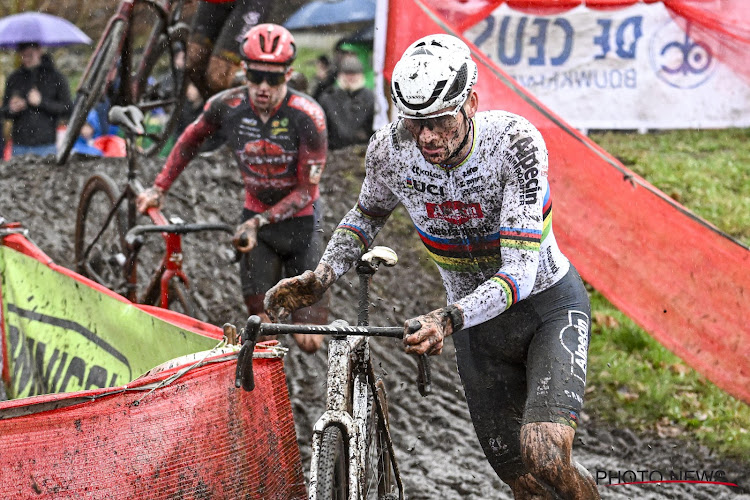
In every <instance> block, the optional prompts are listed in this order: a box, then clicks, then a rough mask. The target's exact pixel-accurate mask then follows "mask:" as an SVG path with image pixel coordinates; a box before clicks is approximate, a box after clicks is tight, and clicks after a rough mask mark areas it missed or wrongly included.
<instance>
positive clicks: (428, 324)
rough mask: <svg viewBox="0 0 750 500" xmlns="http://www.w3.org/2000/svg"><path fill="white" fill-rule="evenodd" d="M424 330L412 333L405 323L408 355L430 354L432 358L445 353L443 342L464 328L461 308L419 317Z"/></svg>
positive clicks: (442, 310) (405, 340)
mask: <svg viewBox="0 0 750 500" xmlns="http://www.w3.org/2000/svg"><path fill="white" fill-rule="evenodd" d="M414 319H416V320H417V321H419V323H420V324H421V325H422V328H420V329H419V330H417V331H416V332H414V333H412V332H411V330H410V329H409V323H411V322H412V321H413V320H407V321H406V322H405V323H404V345H405V346H406V349H405V350H406V352H407V354H417V355H419V354H428V355H430V356H433V355H436V354H440V353H442V352H443V340H444V339H445V337H447V336H449V335H452V334H453V333H454V332H457V331H458V330H460V329H461V328H462V327H463V324H464V315H463V311H462V310H461V308H459V307H458V306H455V305H450V306H447V307H442V308H440V309H435V310H434V311H431V312H429V313H427V314H424V315H422V316H417V317H416V318H414Z"/></svg>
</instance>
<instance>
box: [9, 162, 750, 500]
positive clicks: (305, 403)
mask: <svg viewBox="0 0 750 500" xmlns="http://www.w3.org/2000/svg"><path fill="white" fill-rule="evenodd" d="M362 164H363V151H362V150H361V149H357V148H350V149H345V150H342V151H338V152H332V153H331V155H330V159H329V164H328V166H327V169H326V172H325V174H324V178H323V183H322V193H323V199H324V201H325V209H324V212H323V215H324V217H323V222H322V231H323V233H324V236H325V237H326V239H327V238H328V237H330V234H331V232H332V230H333V228H334V227H335V225H336V223H337V222H338V220H339V219H340V218H341V216H342V215H343V214H344V213H345V212H346V211H347V210H348V209H349V208H350V207H351V206H352V205H353V203H354V200H355V195H356V192H357V186H358V184H359V181H360V180H361V177H362V173H363V172H362V170H363V169H362ZM160 165H161V164H160V163H159V162H157V161H154V160H148V161H146V162H145V163H144V165H142V169H141V172H140V179H142V180H143V182H144V184H147V183H150V182H151V180H153V178H154V176H155V172H156V171H157V169H158V168H160ZM94 172H106V173H108V174H109V175H110V176H111V177H113V179H115V180H116V181H117V182H118V183H120V184H121V183H123V182H124V180H125V174H126V163H125V161H124V160H123V159H106V160H102V159H81V158H73V159H72V160H71V161H69V162H68V164H67V165H65V166H56V165H54V164H53V162H52V159H51V158H50V159H44V160H43V159H39V158H36V157H28V158H21V159H13V160H11V161H10V162H8V163H2V164H0V183H1V184H0V185H2V189H0V216H2V217H4V218H5V219H6V220H11V221H19V222H21V223H23V224H24V225H25V226H26V227H27V228H28V229H29V236H30V239H31V240H32V241H34V242H35V243H36V244H37V245H38V246H39V247H40V248H41V249H42V250H44V251H45V252H46V253H47V254H48V255H49V256H50V257H51V258H52V259H53V260H54V261H55V262H57V263H58V264H61V265H63V266H68V267H71V266H72V262H73V234H74V226H75V208H76V206H77V203H78V196H79V194H80V191H81V187H82V185H83V183H84V181H85V179H86V178H87V177H88V176H89V175H91V174H92V173H94ZM241 190H242V186H241V183H240V178H239V173H238V171H237V170H236V168H235V167H234V166H233V164H232V160H231V158H229V157H228V156H227V155H226V152H224V151H221V150H220V151H219V152H214V153H211V154H208V155H203V156H201V157H199V158H197V159H196V160H194V161H193V163H192V164H191V165H190V167H189V168H188V169H187V170H186V171H185V172H184V173H183V175H182V176H181V178H180V179H179V180H178V181H177V182H176V183H175V185H174V187H173V189H172V191H171V193H170V195H169V196H168V198H167V205H166V207H165V213H167V214H168V215H179V216H180V217H181V218H183V219H184V220H186V221H214V222H215V221H224V222H227V223H235V222H236V221H237V217H238V214H239V212H240V208H241V200H242V193H241ZM143 222H144V223H145V220H144V221H143ZM558 230H564V229H563V228H558ZM153 243H154V244H156V243H157V240H154V241H153ZM377 243H378V244H382V245H388V246H391V247H393V248H394V249H395V250H396V251H397V252H398V254H399V257H400V263H399V265H398V266H396V267H395V268H393V269H386V270H384V271H381V272H380V273H379V275H378V276H376V277H375V281H374V285H373V286H374V295H373V301H372V302H373V304H374V306H375V307H374V308H373V312H372V317H371V324H378V325H392V324H401V322H402V321H403V320H404V319H405V318H408V317H412V316H416V315H417V314H419V313H422V312H426V311H429V310H431V309H434V308H436V307H438V306H440V305H442V304H443V300H444V299H443V294H442V287H441V285H440V282H439V279H438V275H437V272H436V271H435V270H434V269H433V268H432V267H431V266H432V265H431V264H430V263H429V262H427V261H426V259H425V254H424V253H423V251H422V249H421V246H420V245H419V242H418V238H417V237H416V236H415V235H414V234H412V232H411V231H409V230H408V222H407V221H406V219H405V215H404V214H403V213H397V214H395V215H394V217H392V220H391V222H390V223H389V226H387V227H386V229H385V230H384V231H383V233H381V235H380V236H379V237H378V241H377ZM183 249H184V253H185V266H186V270H187V274H188V276H189V277H190V278H191V279H192V287H193V290H194V292H195V294H196V296H197V299H198V301H199V302H200V303H201V304H202V305H203V306H204V311H203V312H202V313H201V314H203V315H205V319H207V320H208V321H210V322H213V323H216V324H219V325H220V324H222V323H224V322H226V321H230V322H233V323H236V324H241V323H242V322H243V320H244V318H245V312H244V307H243V305H242V300H241V297H240V289H239V279H238V278H237V268H236V264H233V263H232V262H231V258H230V257H231V255H232V252H231V250H230V246H229V238H228V237H225V236H223V235H218V236H217V235H214V236H213V237H206V236H197V235H195V236H188V237H186V238H185V239H184V242H183ZM355 280H356V276H355V275H354V273H353V271H352V272H350V273H349V274H347V275H346V276H345V277H344V278H343V279H342V280H340V281H339V283H338V284H337V285H336V286H335V287H334V293H333V298H332V304H331V310H332V314H331V316H332V317H336V318H344V319H346V320H347V321H349V322H350V323H354V322H355V321H356V306H355V300H356V298H355V297H356V294H355V290H356V289H355V286H356V282H355ZM282 342H284V343H285V344H287V345H289V347H290V352H289V355H288V356H287V358H286V361H285V363H286V368H287V374H288V386H289V391H290V394H291V399H292V404H293V409H294V417H295V422H296V428H297V433H298V440H299V443H300V449H301V451H302V457H303V461H304V466H305V468H307V467H309V457H310V453H309V436H310V430H311V427H312V425H313V423H314V421H315V419H316V418H317V417H318V415H319V414H320V413H321V412H322V409H323V408H322V404H323V401H324V394H325V367H326V352H325V349H323V350H322V351H321V352H319V353H317V354H315V355H307V354H303V353H301V352H300V350H299V349H297V348H296V346H294V345H293V342H289V341H287V339H282ZM373 352H374V357H375V359H376V369H377V371H378V372H379V373H380V374H382V375H383V376H384V378H385V381H386V385H387V387H388V396H389V401H390V413H391V426H392V431H393V434H394V441H395V444H396V448H397V458H398V459H399V461H400V464H401V468H402V472H403V476H404V483H405V486H406V490H407V494H408V497H409V498H410V499H413V500H416V499H446V500H450V499H456V500H459V499H475V500H479V499H494V498H498V499H507V498H510V495H509V490H508V489H507V488H506V487H505V486H504V485H503V484H502V483H501V482H500V481H499V480H498V479H497V477H496V476H495V474H494V472H493V471H492V469H491V468H490V467H489V465H488V464H487V463H486V461H485V459H484V456H483V455H482V452H481V451H480V449H479V445H478V442H477V441H476V437H475V435H474V432H473V429H472V426H471V420H470V419H469V415H468V411H467V409H466V405H465V400H464V395H463V391H462V389H461V384H460V381H459V378H458V375H457V373H456V368H455V362H454V352H453V346H452V343H451V342H447V345H446V348H445V350H444V352H443V354H442V356H439V357H437V358H432V360H433V361H432V373H433V394H432V395H431V396H429V397H427V398H422V397H420V396H419V394H418V392H417V389H416V386H415V384H414V380H415V374H416V371H415V363H414V361H413V360H412V359H411V358H410V357H408V356H406V355H405V354H404V353H403V352H402V350H401V349H400V346H399V342H398V341H396V340H393V339H382V340H375V341H373ZM590 369H596V367H594V366H592V367H590ZM590 410H591V409H589V411H590ZM574 454H575V456H576V457H577V459H578V460H579V461H580V462H581V463H582V464H583V465H584V466H586V467H587V468H588V469H589V470H590V471H591V472H592V473H593V474H595V475H598V476H600V477H604V476H606V475H607V473H611V474H613V475H615V476H614V478H613V479H612V482H634V481H641V480H644V479H645V480H649V479H650V480H656V479H660V475H661V474H663V478H664V479H668V478H669V477H668V476H669V473H670V471H675V472H679V471H696V470H698V471H709V472H711V471H718V470H722V471H724V475H723V476H721V477H714V480H715V481H717V480H718V481H719V482H730V483H737V484H739V485H740V487H739V488H735V487H728V486H722V485H707V484H689V483H680V484H676V483H666V484H661V485H653V484H651V485H618V486H607V484H608V483H609V482H610V480H609V479H608V478H603V479H600V481H599V484H600V491H601V494H602V497H603V498H610V499H626V498H632V499H662V498H665V499H666V498H669V499H706V500H709V499H711V500H724V499H735V498H742V499H745V500H750V478H749V477H748V466H747V465H743V464H740V463H738V462H733V461H729V460H726V459H722V457H718V456H715V455H714V454H712V453H711V451H710V450H707V449H704V448H701V447H698V446H696V445H694V444H693V443H691V441H690V439H689V437H688V438H687V439H676V438H659V437H655V436H651V435H636V434H634V433H633V432H631V431H629V430H627V429H616V428H611V427H610V426H607V425H606V424H604V423H602V422H599V421H596V420H595V419H592V418H589V417H588V415H587V414H584V415H583V425H582V427H581V428H580V429H579V432H578V434H577V438H576V444H575V448H574ZM626 471H633V472H632V473H628V475H623V476H621V478H620V479H618V478H617V476H616V475H617V474H618V473H620V474H625V472H626ZM641 471H644V472H641ZM644 473H645V478H644V477H643V474H644ZM631 474H635V476H633V475H631ZM694 474H695V472H693V473H692V475H691V476H689V478H690V479H696V478H695V477H694Z"/></svg>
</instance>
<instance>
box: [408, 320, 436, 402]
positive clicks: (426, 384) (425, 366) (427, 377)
mask: <svg viewBox="0 0 750 500" xmlns="http://www.w3.org/2000/svg"><path fill="white" fill-rule="evenodd" d="M420 328H422V323H420V322H419V321H418V320H416V319H411V320H409V324H408V325H407V329H408V330H409V333H414V332H416V331H417V330H419V329H420ZM417 389H419V394H421V395H422V397H425V396H427V395H429V394H432V375H431V373H430V360H429V358H428V356H427V354H420V355H418V356H417Z"/></svg>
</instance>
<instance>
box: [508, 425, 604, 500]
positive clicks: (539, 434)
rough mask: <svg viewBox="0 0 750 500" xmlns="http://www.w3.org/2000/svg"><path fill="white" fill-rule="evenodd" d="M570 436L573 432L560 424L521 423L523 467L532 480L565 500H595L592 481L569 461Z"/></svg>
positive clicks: (595, 490)
mask: <svg viewBox="0 0 750 500" xmlns="http://www.w3.org/2000/svg"><path fill="white" fill-rule="evenodd" d="M574 436H575V429H573V428H572V427H570V426H567V425H564V424H555V423H550V422H533V423H529V424H525V425H524V426H523V427H522V428H521V456H522V458H523V462H524V465H526V467H527V468H528V470H529V471H530V472H531V474H533V475H534V477H535V478H537V479H538V480H539V481H540V482H544V483H546V484H548V485H550V486H551V487H552V488H553V489H554V491H555V492H556V493H557V494H558V495H560V497H561V498H563V499H565V500H598V499H599V498H600V496H599V492H598V491H597V489H596V483H595V482H594V478H593V477H592V476H591V474H589V473H588V471H586V469H584V468H583V467H580V466H578V464H577V463H576V462H575V461H574V460H573V457H572V449H573V437H574ZM514 493H515V492H514ZM517 498H522V497H517ZM523 498H525V497H523ZM529 498H536V497H529ZM540 498H544V497H540Z"/></svg>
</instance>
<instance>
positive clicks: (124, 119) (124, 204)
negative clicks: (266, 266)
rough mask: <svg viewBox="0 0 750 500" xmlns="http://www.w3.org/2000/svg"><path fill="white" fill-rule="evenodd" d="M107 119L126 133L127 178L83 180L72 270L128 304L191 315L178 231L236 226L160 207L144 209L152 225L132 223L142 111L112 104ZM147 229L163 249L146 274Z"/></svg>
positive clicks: (97, 176)
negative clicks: (120, 182)
mask: <svg viewBox="0 0 750 500" xmlns="http://www.w3.org/2000/svg"><path fill="white" fill-rule="evenodd" d="M109 118H110V121H111V122H112V123H115V124H117V125H119V126H121V127H122V129H123V130H124V131H125V132H126V144H127V156H128V174H127V181H126V183H125V185H124V186H123V187H122V188H118V187H117V184H116V183H115V182H114V181H113V180H112V178H111V177H109V176H108V175H106V174H104V173H97V174H94V175H92V176H91V177H89V179H88V180H87V181H86V183H85V184H84V186H83V191H82V192H81V198H80V201H79V203H78V212H77V217H76V228H75V241H74V246H75V264H76V270H77V271H78V272H79V273H80V274H82V275H84V276H86V277H88V278H91V279H93V280H94V281H96V282H97V283H99V284H101V285H104V286H105V287H107V288H109V289H111V290H114V291H116V292H118V293H120V294H122V295H124V296H125V297H126V298H127V299H129V300H130V301H132V302H137V303H139V304H148V305H155V306H160V307H164V308H170V309H173V310H177V311H179V312H182V313H184V314H187V315H188V316H193V317H195V316H196V313H197V312H198V308H197V306H196V304H195V303H194V301H193V299H192V296H191V295H190V294H189V293H188V288H189V281H188V278H187V276H186V275H185V272H184V271H183V254H182V235H183V234H187V233H195V232H201V231H222V232H225V233H229V234H234V229H235V228H234V227H232V226H230V225H228V224H223V223H193V224H187V223H185V222H184V221H182V220H181V219H179V218H174V217H173V218H170V219H168V218H167V217H166V216H165V215H164V214H163V213H162V212H161V211H160V210H159V209H158V208H151V209H149V211H148V216H149V217H150V218H151V221H152V222H153V224H147V225H136V216H137V211H136V201H135V200H136V197H137V196H138V193H140V192H141V191H143V186H142V185H141V183H140V182H139V181H138V179H137V160H136V157H137V156H138V152H137V151H135V147H134V144H135V142H136V140H137V138H138V137H140V136H141V135H142V134H143V126H142V125H141V120H142V119H143V113H141V112H140V110H139V109H138V108H137V107H135V106H128V107H121V106H113V107H112V109H111V110H110V113H109ZM150 233H160V234H161V235H162V237H163V238H164V242H165V253H164V256H163V257H162V258H161V259H160V261H159V263H158V264H156V266H155V268H154V269H153V270H152V271H151V272H150V274H149V273H145V272H143V271H142V270H140V267H141V266H139V257H140V255H141V250H142V249H143V246H144V245H143V243H144V241H143V236H144V235H146V234H150ZM235 258H236V255H235ZM139 275H140V276H141V278H140V279H139ZM139 283H140V285H141V286H139Z"/></svg>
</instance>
